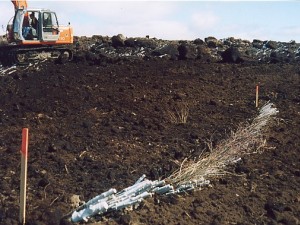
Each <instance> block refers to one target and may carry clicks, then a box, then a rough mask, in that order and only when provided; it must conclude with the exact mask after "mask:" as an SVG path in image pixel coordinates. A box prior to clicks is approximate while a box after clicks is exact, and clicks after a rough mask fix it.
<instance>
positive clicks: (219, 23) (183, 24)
mask: <svg viewBox="0 0 300 225" xmlns="http://www.w3.org/2000/svg"><path fill="white" fill-rule="evenodd" d="M28 8H46V9H51V10H52V11H55V12H56V14H57V17H58V20H59V23H60V24H61V25H66V24H68V22H70V24H71V26H72V27H73V29H74V35H76V36H88V37H90V36H92V35H102V36H113V35H117V34H123V35H124V36H126V37H145V36H146V35H149V36H150V38H152V37H155V38H158V39H166V40H194V39H196V38H200V39H204V38H205V37H209V36H213V37H216V38H217V39H223V38H228V37H234V38H241V39H243V40H249V41H252V40H253V39H259V40H274V41H283V42H289V41H291V40H295V41H296V42H298V43H300V13H299V11H300V1H258V0H256V1H224V0H223V1H221V0H220V1H183V0H182V1H153V0H152V1H150V0H148V1H142V0H139V1H125V0H123V1H100V0H98V1H97V0H93V1H84V0H75V1H74V0H65V1H64V0H62V1H58V0H39V1H37V0H28ZM13 15H14V8H13V4H12V3H11V1H10V0H0V26H1V27H0V34H4V33H5V28H6V25H7V23H8V21H9V20H10V18H12V17H13Z"/></svg>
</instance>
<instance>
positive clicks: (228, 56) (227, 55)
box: [221, 47, 244, 63]
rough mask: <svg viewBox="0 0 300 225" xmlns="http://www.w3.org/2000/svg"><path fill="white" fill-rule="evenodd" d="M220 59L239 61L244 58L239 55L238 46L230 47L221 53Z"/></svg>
mask: <svg viewBox="0 0 300 225" xmlns="http://www.w3.org/2000/svg"><path fill="white" fill-rule="evenodd" d="M221 56H222V61H223V62H227V63H241V62H244V60H243V59H242V57H241V53H240V52H239V50H238V48H236V47H230V48H228V49H226V50H225V51H224V52H222V53H221Z"/></svg>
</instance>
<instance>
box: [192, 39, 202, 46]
mask: <svg viewBox="0 0 300 225" xmlns="http://www.w3.org/2000/svg"><path fill="white" fill-rule="evenodd" d="M194 44H195V45H203V44H204V41H203V40H202V39H200V38H197V39H195V40H194Z"/></svg>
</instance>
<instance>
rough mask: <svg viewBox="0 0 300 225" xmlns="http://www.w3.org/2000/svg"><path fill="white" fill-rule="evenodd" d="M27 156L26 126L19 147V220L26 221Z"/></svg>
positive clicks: (22, 222)
mask: <svg viewBox="0 0 300 225" xmlns="http://www.w3.org/2000/svg"><path fill="white" fill-rule="evenodd" d="M27 156H28V128H23V130H22V149H21V182H20V215H19V222H20V224H22V225H24V224H25V222H26V186H27Z"/></svg>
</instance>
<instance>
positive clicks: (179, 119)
mask: <svg viewBox="0 0 300 225" xmlns="http://www.w3.org/2000/svg"><path fill="white" fill-rule="evenodd" d="M166 114H167V117H168V119H169V121H170V122H171V123H174V124H185V123H186V122H187V119H188V116H189V106H188V104H187V103H183V102H182V103H178V104H177V105H176V106H174V108H173V110H171V109H168V110H166Z"/></svg>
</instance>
